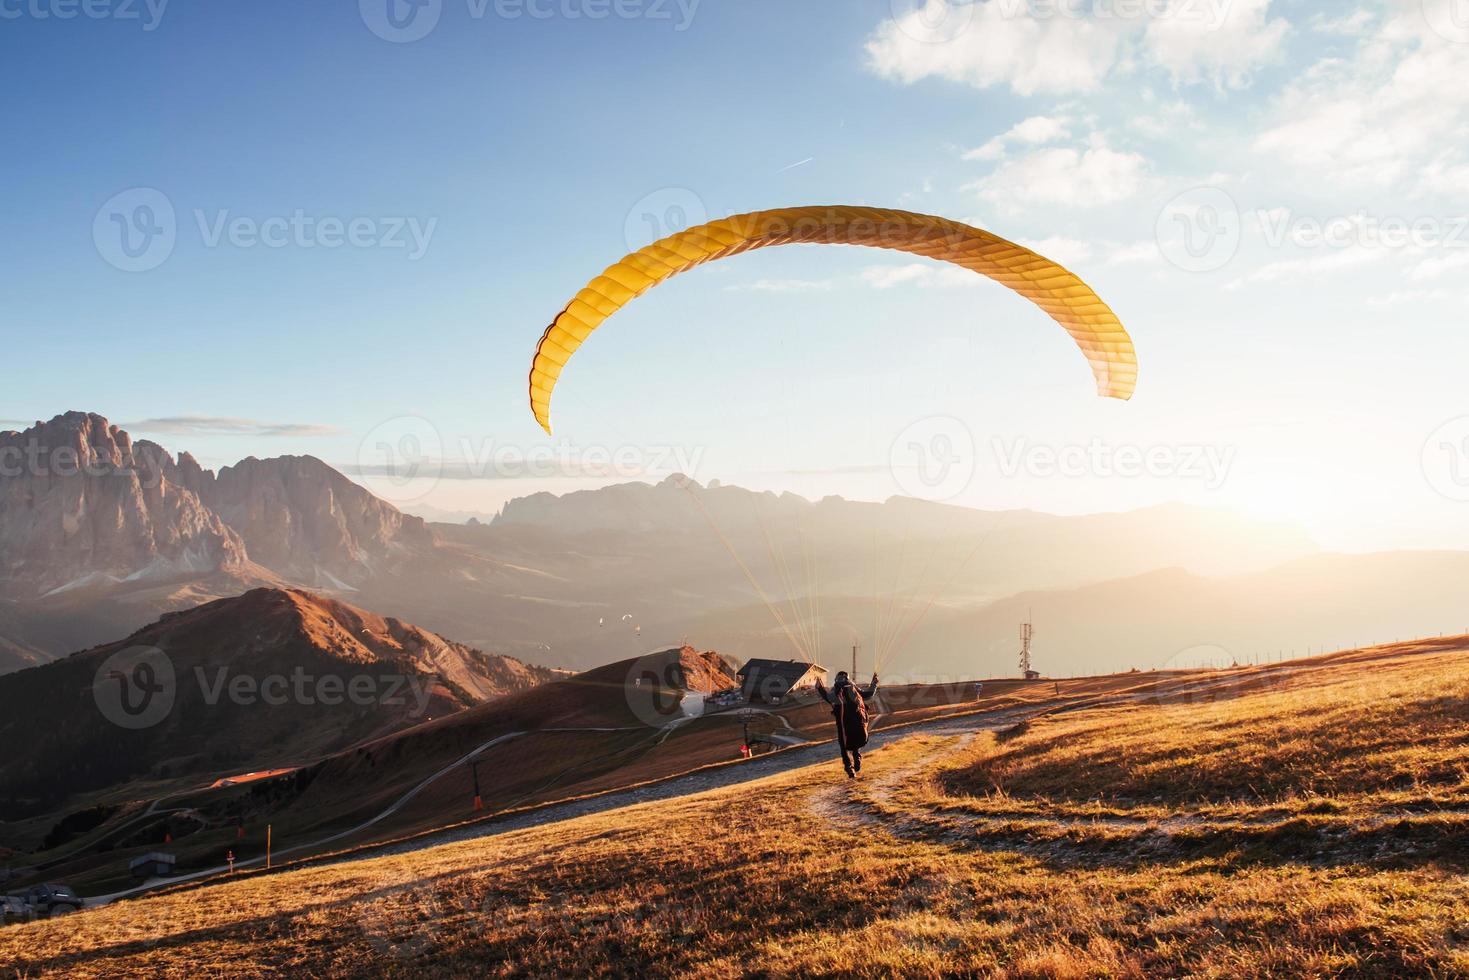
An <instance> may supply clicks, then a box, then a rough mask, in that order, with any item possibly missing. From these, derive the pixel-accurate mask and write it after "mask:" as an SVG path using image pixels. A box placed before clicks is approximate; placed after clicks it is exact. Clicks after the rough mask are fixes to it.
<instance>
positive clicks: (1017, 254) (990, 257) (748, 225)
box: [530, 206, 1137, 619]
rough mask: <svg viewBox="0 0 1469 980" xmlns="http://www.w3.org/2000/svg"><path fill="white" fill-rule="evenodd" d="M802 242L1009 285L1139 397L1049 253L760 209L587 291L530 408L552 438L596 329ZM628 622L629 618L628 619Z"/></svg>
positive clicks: (1103, 381)
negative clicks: (948, 267)
mask: <svg viewBox="0 0 1469 980" xmlns="http://www.w3.org/2000/svg"><path fill="white" fill-rule="evenodd" d="M792 243H803V244H828V245H865V246H869V247H872V248H891V249H896V250H898V251H901V252H908V253H911V254H913V255H920V256H924V257H926V258H932V259H939V260H941V261H944V262H951V263H953V264H954V265H957V266H960V267H962V268H965V269H969V270H971V271H972V272H976V273H978V274H980V275H983V276H988V277H989V278H991V279H993V280H995V281H996V282H999V283H1001V284H1002V285H1005V286H1008V287H1009V288H1010V289H1012V290H1014V291H1015V292H1017V293H1019V294H1020V295H1021V296H1024V297H1025V298H1026V299H1028V300H1030V301H1031V302H1032V303H1034V304H1035V305H1037V306H1039V307H1040V308H1041V309H1042V310H1044V311H1045V312H1046V313H1048V314H1050V316H1051V318H1052V319H1053V320H1055V321H1056V322H1057V323H1059V324H1060V325H1061V326H1062V327H1063V328H1064V329H1065V330H1066V332H1067V333H1069V334H1070V335H1071V337H1072V339H1073V340H1075V341H1076V345H1077V347H1079V348H1080V349H1081V352H1082V354H1083V355H1085V357H1086V359H1087V361H1088V362H1089V363H1090V364H1091V369H1092V375H1093V377H1094V378H1095V379H1096V383H1097V393H1098V394H1100V395H1102V396H1104V397H1108V398H1121V399H1127V398H1130V397H1132V393H1133V388H1134V386H1135V385H1136V382H1137V357H1136V354H1135V352H1134V351H1133V346H1132V338H1131V337H1129V336H1128V334H1127V330H1126V329H1125V328H1124V327H1123V326H1122V323H1121V322H1120V321H1119V320H1118V319H1117V316H1116V315H1115V314H1114V313H1113V312H1112V310H1111V308H1110V307H1108V306H1107V304H1106V303H1104V302H1102V300H1101V298H1100V297H1099V296H1097V294H1096V293H1095V292H1093V291H1092V289H1091V287H1090V286H1088V285H1087V284H1086V283H1084V282H1082V281H1081V279H1079V278H1078V277H1077V276H1075V275H1074V274H1072V273H1071V272H1068V271H1067V270H1066V269H1064V268H1062V267H1061V266H1060V265H1058V264H1056V263H1055V262H1053V261H1051V260H1050V259H1048V258H1046V257H1045V256H1043V255H1039V254H1037V253H1036V252H1033V251H1031V250H1030V249H1028V248H1025V247H1024V246H1022V245H1017V244H1015V243H1014V242H1010V241H1006V240H1005V239H1003V238H1000V237H999V236H998V235H993V234H991V233H989V232H987V231H983V230H981V229H979V228H974V227H971V226H970V225H966V224H962V223H960V222H958V221H951V220H949V219H947V218H940V217H935V216H933V215H925V214H915V213H913V212H910V211H894V210H890V209H887V208H863V207H847V206H815V207H799V208H782V209H779V210H774V211H753V212H751V213H749V214H741V215H735V216H734V217H731V218H724V219H721V220H719V221H711V222H709V223H708V224H704V225H699V226H697V227H695V228H689V229H688V230H686V231H681V232H678V233H676V234H673V235H669V236H668V237H666V238H663V239H661V240H659V241H657V242H654V243H653V244H651V245H648V246H646V247H645V248H642V249H639V250H638V251H636V252H633V253H632V254H630V255H627V256H624V257H623V259H622V260H621V261H619V262H617V263H616V264H614V265H612V266H609V267H608V268H607V269H606V270H605V271H604V272H603V273H602V274H601V275H600V276H597V277H596V278H595V279H593V280H592V281H591V282H589V283H587V285H586V286H585V287H583V288H582V290H581V291H580V292H579V293H577V294H576V296H575V297H574V298H573V299H572V300H571V302H570V303H568V304H567V305H566V308H565V309H563V310H562V311H561V312H560V313H559V314H557V316H556V318H555V319H554V320H552V321H551V325H550V326H548V327H547V328H546V331H545V333H543V334H542V335H541V340H540V343H539V344H537V345H536V353H535V358H534V360H533V361H532V363H531V371H530V404H531V411H532V412H534V413H535V417H536V421H537V422H539V423H540V424H541V427H542V428H544V429H545V430H546V432H547V433H549V432H550V431H551V393H552V391H553V390H554V389H555V387H556V382H557V380H558V379H559V378H560V376H561V370H562V368H564V367H565V366H566V362H567V361H568V360H569V359H570V358H571V355H572V354H574V353H575V352H576V349H577V348H578V347H580V346H581V345H582V342H583V341H585V340H586V339H587V337H589V336H590V335H591V333H592V331H593V330H595V329H597V327H599V326H600V325H601V324H602V321H603V320H606V319H607V318H608V317H609V316H611V315H612V314H613V313H616V312H617V311H618V310H619V309H621V308H622V307H623V306H625V305H626V304H627V303H629V302H630V301H632V300H633V299H634V298H636V297H638V296H640V295H642V294H643V293H645V292H647V291H648V290H649V289H651V288H653V287H654V286H656V285H658V284H659V283H661V282H663V281H664V280H666V279H669V278H671V277H673V276H676V275H678V274H679V273H680V272H685V271H687V270H689V269H692V268H694V267H695V266H698V265H702V264H704V263H705V262H711V261H714V260H716V259H722V258H726V257H728V256H731V255H738V254H739V253H741V252H748V251H752V250H754V249H757V248H767V247H769V246H772V245H787V244H792ZM623 618H624V619H627V617H623Z"/></svg>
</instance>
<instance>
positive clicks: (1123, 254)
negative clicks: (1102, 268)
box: [1107, 239, 1163, 265]
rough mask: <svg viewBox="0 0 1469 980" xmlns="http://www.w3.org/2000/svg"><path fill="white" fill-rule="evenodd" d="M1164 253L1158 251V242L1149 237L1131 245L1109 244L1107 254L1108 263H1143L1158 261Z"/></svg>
mask: <svg viewBox="0 0 1469 980" xmlns="http://www.w3.org/2000/svg"><path fill="white" fill-rule="evenodd" d="M1162 258H1163V254H1162V253H1161V252H1159V251H1158V243H1157V241H1155V240H1152V239H1149V240H1147V241H1142V242H1133V243H1132V244H1131V245H1112V246H1109V252H1108V255H1107V264H1108V265H1141V264H1144V263H1150V262H1158V261H1160V260H1161V259H1162Z"/></svg>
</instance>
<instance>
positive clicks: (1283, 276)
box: [1225, 245, 1388, 290]
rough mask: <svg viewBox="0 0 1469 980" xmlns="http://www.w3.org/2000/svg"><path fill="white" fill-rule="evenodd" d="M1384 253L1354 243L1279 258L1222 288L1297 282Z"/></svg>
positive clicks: (1372, 259)
mask: <svg viewBox="0 0 1469 980" xmlns="http://www.w3.org/2000/svg"><path fill="white" fill-rule="evenodd" d="M1387 254H1388V252H1387V250H1385V249H1381V248H1368V247H1366V246H1361V245H1358V246H1353V247H1351V248H1342V249H1336V250H1334V251H1331V252H1327V253H1325V254H1322V255H1313V256H1311V257H1310V258H1303V259H1282V260H1281V261H1279V262H1271V263H1269V264H1267V265H1263V266H1261V267H1260V268H1258V269H1256V270H1255V271H1254V272H1252V273H1250V274H1249V275H1248V276H1243V277H1241V278H1239V279H1236V280H1234V281H1233V282H1231V283H1229V285H1227V286H1226V287H1225V288H1226V289H1230V290H1236V289H1240V288H1242V287H1244V286H1249V285H1255V284H1259V283H1280V282H1286V283H1299V282H1302V281H1305V280H1313V279H1320V278H1323V277H1325V276H1329V275H1333V274H1335V273H1338V272H1341V271H1343V270H1345V269H1355V268H1357V267H1358V266H1363V265H1368V264H1370V263H1372V262H1377V261H1379V260H1380V259H1382V258H1384V257H1386V256H1387Z"/></svg>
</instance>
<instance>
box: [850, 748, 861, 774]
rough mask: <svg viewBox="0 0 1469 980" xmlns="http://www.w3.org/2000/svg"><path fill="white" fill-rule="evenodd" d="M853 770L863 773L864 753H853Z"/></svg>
mask: <svg viewBox="0 0 1469 980" xmlns="http://www.w3.org/2000/svg"><path fill="white" fill-rule="evenodd" d="M852 768H853V769H855V770H857V771H858V772H861V771H862V753H861V752H853V753H852Z"/></svg>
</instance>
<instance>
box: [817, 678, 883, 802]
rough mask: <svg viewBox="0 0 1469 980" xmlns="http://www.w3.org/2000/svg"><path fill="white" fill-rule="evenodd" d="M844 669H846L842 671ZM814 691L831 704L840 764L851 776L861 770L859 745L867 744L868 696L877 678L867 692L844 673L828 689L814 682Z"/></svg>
mask: <svg viewBox="0 0 1469 980" xmlns="http://www.w3.org/2000/svg"><path fill="white" fill-rule="evenodd" d="M844 673H845V672H844ZM816 690H817V693H819V694H820V695H821V697H822V700H824V701H826V702H827V703H828V704H830V705H831V716H832V717H833V718H835V719H836V725H837V746H838V747H839V748H840V749H841V752H842V768H843V769H845V770H846V771H847V775H848V776H851V775H852V774H853V773H854V772H861V771H862V747H863V746H864V745H866V744H867V700H866V698H867V696H870V695H873V694H876V693H877V678H876V677H875V676H874V677H873V678H872V686H871V687H869V688H868V690H867V695H866V696H865V695H863V693H862V689H861V688H859V687H858V686H857V685H856V684H853V683H852V681H851V680H850V679H849V678H847V677H840V678H839V679H838V680H837V683H836V686H835V687H834V688H833V689H832V690H831V691H830V692H828V691H827V690H826V688H825V687H824V686H822V685H821V684H820V682H818V683H817V687H816Z"/></svg>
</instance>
